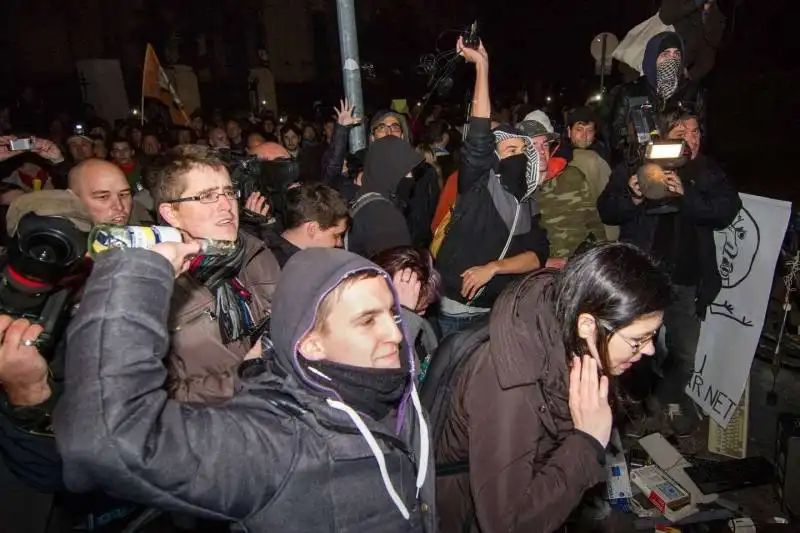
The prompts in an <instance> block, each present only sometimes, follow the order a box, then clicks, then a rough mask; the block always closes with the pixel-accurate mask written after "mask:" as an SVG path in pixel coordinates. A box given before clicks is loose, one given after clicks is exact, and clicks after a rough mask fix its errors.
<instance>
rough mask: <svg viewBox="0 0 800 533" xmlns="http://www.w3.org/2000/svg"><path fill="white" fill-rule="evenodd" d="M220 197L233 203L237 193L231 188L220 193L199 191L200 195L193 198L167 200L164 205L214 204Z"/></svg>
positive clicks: (237, 196) (237, 195) (236, 198)
mask: <svg viewBox="0 0 800 533" xmlns="http://www.w3.org/2000/svg"><path fill="white" fill-rule="evenodd" d="M220 196H224V197H226V198H227V199H228V200H231V201H232V202H235V201H236V200H238V198H239V194H238V192H237V191H236V190H235V189H234V188H233V187H226V188H225V189H223V190H222V191H219V190H215V189H212V190H209V191H200V193H198V194H196V195H195V196H186V197H183V198H176V199H175V200H169V201H167V202H166V203H168V204H182V203H186V202H200V203H201V204H215V203H217V202H218V201H219V198H220Z"/></svg>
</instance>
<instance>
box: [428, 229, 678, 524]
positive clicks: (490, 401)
mask: <svg viewBox="0 0 800 533" xmlns="http://www.w3.org/2000/svg"><path fill="white" fill-rule="evenodd" d="M669 301H670V285H669V282H668V279H667V278H666V276H665V275H664V274H663V273H662V272H661V271H660V270H659V269H658V268H657V267H656V265H655V264H654V263H653V261H652V260H651V259H650V258H649V257H648V256H647V255H646V254H645V253H644V252H642V251H641V250H640V249H639V248H636V247H634V246H632V245H628V244H621V243H613V244H608V243H606V244H600V245H595V246H594V247H591V248H589V249H587V250H586V251H584V252H582V253H581V254H579V255H577V256H576V257H575V258H573V259H571V260H570V261H569V262H568V263H567V264H566V266H565V267H564V269H563V270H561V271H554V270H549V269H546V270H539V271H537V272H534V273H532V274H529V275H528V276H526V277H525V278H523V279H521V280H520V281H518V282H516V283H514V284H512V285H510V286H509V287H508V288H507V289H506V290H505V291H504V292H503V293H502V294H501V295H500V297H499V298H498V299H497V301H496V303H495V305H494V307H493V309H492V312H491V316H490V322H489V331H490V335H489V340H488V341H487V342H486V343H485V344H483V345H482V346H481V347H479V348H478V349H477V350H476V351H475V352H474V353H473V354H472V355H471V356H470V358H469V360H468V361H467V362H466V363H464V365H463V366H464V369H463V371H462V372H461V374H460V376H459V377H458V378H457V380H456V382H455V383H454V384H452V386H453V393H452V398H451V402H450V404H449V409H448V411H447V414H446V415H445V416H446V417H447V418H446V421H445V424H444V430H443V433H442V437H441V438H440V439H439V442H438V443H437V444H436V445H435V446H436V448H435V449H436V462H437V470H440V471H450V472H455V473H454V474H452V475H443V476H440V478H439V480H438V483H437V492H438V507H439V513H440V517H441V520H442V521H441V531H442V532H443V533H450V532H460V531H480V532H483V533H487V532H492V531H512V530H513V531H526V532H546V531H555V530H557V529H558V528H560V527H561V526H562V525H563V524H564V523H565V521H566V520H567V518H568V517H569V515H570V514H571V513H572V511H573V510H574V509H575V508H576V507H578V505H579V504H580V502H581V499H582V497H583V494H584V492H585V491H586V490H587V489H590V488H592V487H593V486H595V485H597V484H599V483H601V482H603V481H605V479H606V470H605V466H604V463H605V449H606V446H607V445H608V442H609V439H610V435H611V428H612V425H613V416H614V414H616V412H617V411H618V410H619V409H620V400H619V396H620V393H619V392H618V389H617V386H616V379H617V377H618V376H620V375H621V374H623V373H624V372H626V371H627V370H628V369H630V368H631V366H632V365H633V364H635V363H636V362H637V361H639V360H640V359H641V358H642V357H644V356H648V355H653V353H654V352H655V347H654V345H653V343H654V339H655V337H656V332H657V331H658V329H659V328H660V327H661V322H662V317H663V311H664V309H665V308H666V307H667V306H668V305H669ZM443 467H446V468H443Z"/></svg>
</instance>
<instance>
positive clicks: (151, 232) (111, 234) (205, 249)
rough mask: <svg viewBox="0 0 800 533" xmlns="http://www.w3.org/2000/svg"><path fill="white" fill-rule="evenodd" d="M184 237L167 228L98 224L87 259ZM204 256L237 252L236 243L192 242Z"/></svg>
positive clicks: (217, 240)
mask: <svg viewBox="0 0 800 533" xmlns="http://www.w3.org/2000/svg"><path fill="white" fill-rule="evenodd" d="M184 240H185V239H184V238H183V234H182V233H181V232H180V231H178V230H177V229H175V228H173V227H170V226H118V225H116V224H97V225H96V226H94V227H93V228H92V230H91V231H90V232H89V247H88V248H89V256H91V257H95V256H96V255H97V254H99V253H103V252H105V251H106V250H111V249H113V248H152V247H153V246H155V245H156V244H158V243H161V242H183V241H184ZM195 240H196V241H197V242H199V243H200V246H201V250H200V253H201V254H203V255H229V254H231V253H233V252H234V251H235V250H236V242H235V241H223V240H220V239H195Z"/></svg>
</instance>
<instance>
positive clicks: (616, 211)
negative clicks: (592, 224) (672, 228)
mask: <svg viewBox="0 0 800 533" xmlns="http://www.w3.org/2000/svg"><path fill="white" fill-rule="evenodd" d="M677 173H678V176H680V177H681V181H682V182H683V188H684V194H683V197H681V198H679V199H677V200H676V202H677V204H678V205H679V206H680V213H679V215H680V216H681V217H685V220H686V222H688V223H689V224H690V225H691V226H693V227H695V228H696V230H697V241H696V242H697V250H696V253H697V259H698V262H699V265H698V268H699V269H700V281H699V284H698V286H697V313H698V315H699V316H701V317H702V316H705V309H706V307H708V305H709V304H710V303H711V302H713V301H714V298H715V297H716V296H717V294H718V293H719V291H720V289H721V287H722V281H721V279H720V276H719V270H718V268H717V259H716V247H715V245H714V231H715V230H721V229H724V228H726V227H727V226H729V225H730V223H731V222H733V219H734V218H735V217H736V213H738V212H739V210H740V209H741V207H742V201H741V200H740V198H739V194H738V193H737V192H736V189H735V188H734V187H733V185H731V183H730V182H729V181H728V179H727V178H726V177H725V173H724V172H723V171H722V169H721V168H719V166H717V164H716V163H715V162H714V161H713V160H712V159H711V158H708V157H706V156H704V155H702V154H700V155H698V156H697V158H696V159H695V160H693V161H690V162H689V163H687V164H686V165H685V166H684V167H682V168H680V169H678V170H677ZM629 179H630V175H629V171H628V168H627V166H626V165H625V164H621V165H619V166H617V168H615V169H614V172H613V173H612V174H611V179H610V180H609V182H608V185H607V186H606V188H605V190H604V191H603V192H602V193H601V194H600V198H598V200H597V210H598V212H599V213H600V219H601V220H602V221H603V223H604V224H608V225H611V226H620V234H619V240H620V241H623V242H630V243H632V244H635V245H637V246H639V247H640V248H642V249H643V250H645V251H648V252H650V251H652V248H653V239H654V236H655V232H656V228H657V227H658V221H659V216H660V215H656V214H648V212H647V211H648V209H649V207H650V206H649V205H648V202H647V201H645V202H642V203H641V204H639V205H636V204H634V203H633V200H632V198H631V191H630V188H629V187H628V180H629Z"/></svg>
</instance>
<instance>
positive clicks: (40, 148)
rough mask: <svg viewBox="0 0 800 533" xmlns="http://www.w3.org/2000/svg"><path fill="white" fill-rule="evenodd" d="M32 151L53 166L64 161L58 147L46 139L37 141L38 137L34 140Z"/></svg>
mask: <svg viewBox="0 0 800 533" xmlns="http://www.w3.org/2000/svg"><path fill="white" fill-rule="evenodd" d="M33 151H34V152H35V153H37V154H39V155H40V156H42V157H44V158H45V159H47V160H48V161H50V162H51V163H53V164H54V165H57V164H59V163H61V162H62V161H64V155H63V154H62V153H61V150H60V149H59V148H58V146H56V145H55V143H53V142H50V141H48V140H47V139H39V138H38V137H37V138H36V139H34V146H33Z"/></svg>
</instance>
